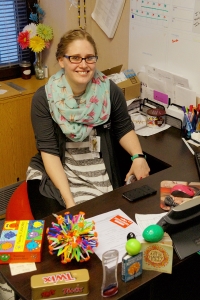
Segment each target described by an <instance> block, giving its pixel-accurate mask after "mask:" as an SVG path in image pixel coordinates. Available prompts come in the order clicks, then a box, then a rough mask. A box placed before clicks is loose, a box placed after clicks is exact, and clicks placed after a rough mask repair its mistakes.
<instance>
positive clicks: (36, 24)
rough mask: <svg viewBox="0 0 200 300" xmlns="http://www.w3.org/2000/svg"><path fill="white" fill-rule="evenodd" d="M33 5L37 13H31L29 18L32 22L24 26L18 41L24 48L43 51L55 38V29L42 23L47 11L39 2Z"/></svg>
mask: <svg viewBox="0 0 200 300" xmlns="http://www.w3.org/2000/svg"><path fill="white" fill-rule="evenodd" d="M33 7H35V8H36V13H35V14H34V13H31V14H30V18H29V19H30V20H31V21H32V23H30V24H29V25H26V26H25V27H24V28H23V30H22V31H21V32H20V33H19V35H18V38H17V41H18V43H19V45H20V47H21V48H22V49H26V48H30V49H31V50H32V51H34V52H41V51H42V50H44V49H45V48H49V47H50V41H51V40H52V39H53V29H52V27H50V26H48V25H44V24H42V23H41V22H42V21H43V18H44V16H45V12H44V11H43V10H42V8H41V7H40V6H39V4H36V3H35V4H34V6H33Z"/></svg>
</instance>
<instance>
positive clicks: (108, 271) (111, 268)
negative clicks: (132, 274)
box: [101, 249, 119, 297]
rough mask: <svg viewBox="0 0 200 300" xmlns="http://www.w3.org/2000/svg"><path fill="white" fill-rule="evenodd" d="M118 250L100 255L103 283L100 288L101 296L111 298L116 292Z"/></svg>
mask: <svg viewBox="0 0 200 300" xmlns="http://www.w3.org/2000/svg"><path fill="white" fill-rule="evenodd" d="M118 258H119V252H118V250H115V249H113V250H108V251H106V252H104V253H103V255H102V267H103V282H102V286H101V295H102V296H103V297H111V296H113V295H115V294H117V292H118V280H117V265H118Z"/></svg>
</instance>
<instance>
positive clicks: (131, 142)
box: [110, 82, 150, 181]
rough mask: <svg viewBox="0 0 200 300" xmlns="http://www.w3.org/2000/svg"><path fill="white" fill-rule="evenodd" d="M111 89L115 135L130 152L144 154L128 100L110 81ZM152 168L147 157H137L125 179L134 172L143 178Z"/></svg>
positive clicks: (137, 176) (112, 123)
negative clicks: (130, 113) (129, 110)
mask: <svg viewBox="0 0 200 300" xmlns="http://www.w3.org/2000/svg"><path fill="white" fill-rule="evenodd" d="M110 91H111V105H112V106H111V107H112V110H111V126H112V128H113V132H114V134H115V137H116V138H117V140H118V141H119V143H120V145H121V146H122V147H123V148H124V149H125V150H126V151H127V152H128V153H129V154H130V162H131V156H133V155H134V154H142V148H141V145H140V142H139V140H138V137H137V135H136V133H135V131H134V130H133V129H134V125H133V123H132V121H131V118H130V115H129V114H128V110H127V104H126V100H125V98H124V95H123V93H122V91H121V89H120V88H119V87H118V86H116V84H114V82H111V83H110ZM149 172H150V169H149V166H148V164H147V162H146V160H145V158H136V159H134V160H133V163H132V165H131V168H130V170H129V172H128V173H127V175H126V178H125V181H127V180H128V177H129V176H130V175H132V174H134V175H135V176H136V178H137V179H141V178H143V177H146V176H148V175H149Z"/></svg>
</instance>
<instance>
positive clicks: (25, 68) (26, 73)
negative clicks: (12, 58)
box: [19, 61, 31, 79]
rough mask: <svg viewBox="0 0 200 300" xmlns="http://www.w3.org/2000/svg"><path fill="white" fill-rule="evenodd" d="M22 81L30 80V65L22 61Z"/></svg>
mask: <svg viewBox="0 0 200 300" xmlns="http://www.w3.org/2000/svg"><path fill="white" fill-rule="evenodd" d="M19 66H20V69H21V77H22V79H30V78H31V63H30V62H29V61H22V62H21V63H20V64H19Z"/></svg>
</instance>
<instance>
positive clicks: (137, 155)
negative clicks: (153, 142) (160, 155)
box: [131, 154, 146, 161]
mask: <svg viewBox="0 0 200 300" xmlns="http://www.w3.org/2000/svg"><path fill="white" fill-rule="evenodd" d="M139 157H142V158H144V159H146V155H144V154H135V155H133V156H131V160H132V161H134V159H135V158H139Z"/></svg>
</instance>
